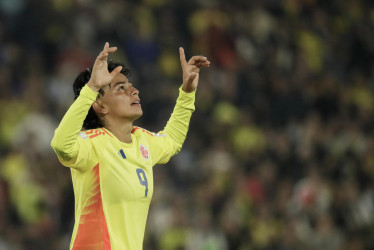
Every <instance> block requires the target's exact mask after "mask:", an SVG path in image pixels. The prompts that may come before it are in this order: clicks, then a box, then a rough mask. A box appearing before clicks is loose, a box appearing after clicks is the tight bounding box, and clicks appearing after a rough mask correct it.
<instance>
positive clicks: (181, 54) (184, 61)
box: [179, 47, 187, 67]
mask: <svg viewBox="0 0 374 250" xmlns="http://www.w3.org/2000/svg"><path fill="white" fill-rule="evenodd" d="M179 59H180V61H181V65H182V67H184V66H185V65H186V64H187V61H186V56H185V54H184V49H183V48H182V47H179Z"/></svg>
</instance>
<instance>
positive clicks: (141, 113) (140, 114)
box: [134, 111, 143, 121]
mask: <svg viewBox="0 0 374 250" xmlns="http://www.w3.org/2000/svg"><path fill="white" fill-rule="evenodd" d="M142 115H143V111H140V112H138V113H137V114H136V115H134V121H135V120H137V119H139V118H140V117H141V116H142Z"/></svg>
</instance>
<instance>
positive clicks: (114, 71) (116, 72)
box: [110, 66, 122, 79]
mask: <svg viewBox="0 0 374 250" xmlns="http://www.w3.org/2000/svg"><path fill="white" fill-rule="evenodd" d="M121 70H122V66H118V67H116V68H115V69H113V70H112V72H110V77H111V78H112V79H113V78H114V77H115V76H116V75H117V74H119V73H120V72H121Z"/></svg>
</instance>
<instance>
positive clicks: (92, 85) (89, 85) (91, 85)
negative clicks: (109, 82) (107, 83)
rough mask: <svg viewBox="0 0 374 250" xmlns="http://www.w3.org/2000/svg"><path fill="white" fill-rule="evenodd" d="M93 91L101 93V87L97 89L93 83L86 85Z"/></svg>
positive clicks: (89, 82)
mask: <svg viewBox="0 0 374 250" xmlns="http://www.w3.org/2000/svg"><path fill="white" fill-rule="evenodd" d="M86 85H87V86H88V87H89V88H90V89H91V90H92V91H94V92H99V90H100V88H99V87H96V86H95V85H94V84H92V82H91V81H88V83H87V84H86Z"/></svg>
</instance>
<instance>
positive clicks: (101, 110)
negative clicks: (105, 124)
mask: <svg viewBox="0 0 374 250" xmlns="http://www.w3.org/2000/svg"><path fill="white" fill-rule="evenodd" d="M92 108H93V109H94V110H95V112H96V113H97V114H100V115H106V114H107V113H108V110H107V108H106V107H105V105H104V104H103V103H102V102H101V101H100V100H96V101H95V102H94V103H92Z"/></svg>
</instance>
